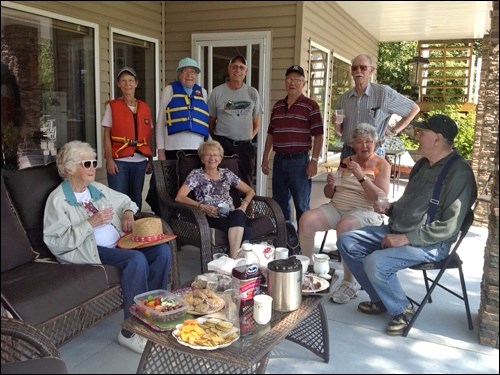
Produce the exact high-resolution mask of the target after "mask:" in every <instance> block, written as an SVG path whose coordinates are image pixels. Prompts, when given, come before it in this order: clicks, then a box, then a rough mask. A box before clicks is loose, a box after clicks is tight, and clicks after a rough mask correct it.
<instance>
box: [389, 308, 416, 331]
mask: <svg viewBox="0 0 500 375" xmlns="http://www.w3.org/2000/svg"><path fill="white" fill-rule="evenodd" d="M413 313H414V312H413V306H412V305H410V306H408V307H407V308H406V309H405V312H404V313H401V314H398V315H396V316H394V317H393V318H392V320H391V321H390V322H389V324H387V327H386V329H385V332H386V333H387V334H388V335H391V336H402V335H403V332H404V330H405V329H406V328H407V327H408V325H409V324H410V321H411V319H412V318H413Z"/></svg>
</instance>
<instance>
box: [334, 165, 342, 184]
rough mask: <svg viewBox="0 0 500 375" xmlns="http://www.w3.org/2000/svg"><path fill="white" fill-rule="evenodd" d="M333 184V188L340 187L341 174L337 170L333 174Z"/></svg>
mask: <svg viewBox="0 0 500 375" xmlns="http://www.w3.org/2000/svg"><path fill="white" fill-rule="evenodd" d="M333 183H334V184H335V186H341V185H342V172H341V171H340V170H338V169H337V170H336V171H335V173H334V174H333Z"/></svg>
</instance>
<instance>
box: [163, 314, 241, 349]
mask: <svg viewBox="0 0 500 375" xmlns="http://www.w3.org/2000/svg"><path fill="white" fill-rule="evenodd" d="M172 335H173V336H174V337H175V339H176V340H177V341H178V342H179V344H181V345H185V346H189V347H190V348H193V349H199V350H215V349H220V348H225V347H226V346H229V345H231V344H232V343H233V342H235V341H236V340H238V339H239V338H240V330H239V328H238V327H236V326H235V325H234V324H233V323H231V322H228V321H227V320H223V319H218V318H205V317H199V318H197V319H187V320H185V321H184V322H183V323H182V324H178V325H177V326H176V329H175V330H174V331H173V332H172Z"/></svg>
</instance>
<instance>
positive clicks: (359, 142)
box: [354, 141, 375, 146]
mask: <svg viewBox="0 0 500 375" xmlns="http://www.w3.org/2000/svg"><path fill="white" fill-rule="evenodd" d="M373 143H375V142H373V141H355V142H354V144H355V145H357V146H363V145H367V146H371V145H372V144H373Z"/></svg>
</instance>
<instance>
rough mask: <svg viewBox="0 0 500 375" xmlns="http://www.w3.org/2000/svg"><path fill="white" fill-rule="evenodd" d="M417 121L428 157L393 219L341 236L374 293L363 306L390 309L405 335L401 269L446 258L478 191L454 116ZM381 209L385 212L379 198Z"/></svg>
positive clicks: (408, 312)
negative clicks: (456, 144) (459, 147)
mask: <svg viewBox="0 0 500 375" xmlns="http://www.w3.org/2000/svg"><path fill="white" fill-rule="evenodd" d="M413 125H414V126H415V127H417V128H418V129H419V132H418V135H417V140H418V142H419V144H420V145H419V153H420V155H422V158H421V159H420V160H419V161H418V162H417V163H416V164H415V166H414V167H413V169H412V171H411V173H410V180H409V182H408V186H407V187H406V189H405V191H404V194H403V195H402V197H401V198H400V199H399V200H398V201H396V202H394V203H392V204H391V205H390V206H389V207H388V208H387V209H386V211H385V212H384V213H385V214H386V215H388V216H389V223H388V225H382V226H368V227H364V228H362V229H360V230H355V231H352V232H347V233H345V234H343V235H341V236H340V238H339V239H338V240H337V248H338V249H339V252H340V254H341V255H342V259H343V260H344V261H345V262H346V264H347V266H348V267H349V269H350V270H351V272H352V274H353V275H354V276H355V277H356V280H358V282H359V283H360V284H361V286H362V287H363V289H364V290H365V291H366V292H367V293H368V295H369V296H370V301H367V302H361V303H360V304H359V305H358V310H359V311H360V312H362V313H365V314H372V315H373V314H381V313H384V312H388V313H389V314H390V315H391V316H392V320H391V321H390V322H389V324H388V325H387V327H386V332H387V333H388V334H389V335H401V334H402V333H403V332H404V330H405V328H406V327H407V326H408V324H409V321H410V320H411V316H412V315H413V307H412V305H411V304H410V303H409V302H408V299H407V297H406V293H405V291H404V290H403V288H402V287H401V284H400V283H399V280H398V277H397V271H399V270H402V269H405V268H408V267H411V266H413V265H416V264H420V263H424V262H439V261H440V260H442V259H444V258H445V257H446V256H447V255H448V253H449V251H450V248H451V245H452V244H453V242H454V241H455V240H456V239H457V236H458V234H459V231H460V227H461V224H462V222H463V220H464V218H465V216H466V214H467V212H468V211H469V210H470V208H471V206H472V204H473V203H474V200H475V199H476V197H477V187H476V182H475V178H474V174H473V172H472V169H471V167H470V165H469V163H467V161H466V160H465V159H464V158H463V157H462V156H460V155H458V154H457V152H456V150H454V149H453V140H454V139H455V137H456V135H457V133H458V128H457V125H456V123H455V122H454V121H453V120H452V119H451V118H449V117H448V116H445V115H434V116H432V117H430V118H429V119H427V120H426V121H424V122H420V123H413ZM447 165H448V167H449V169H448V167H446V166H447ZM445 168H446V169H445ZM443 169H445V170H446V175H445V176H444V180H443V185H442V187H441V192H440V195H439V196H438V197H437V198H435V197H434V194H433V191H434V188H435V185H436V183H438V182H437V181H438V180H439V179H440V174H441V171H442V170H443ZM431 198H432V199H431ZM375 210H376V211H377V212H380V213H382V212H381V211H380V209H379V207H378V205H377V203H375Z"/></svg>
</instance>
